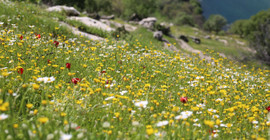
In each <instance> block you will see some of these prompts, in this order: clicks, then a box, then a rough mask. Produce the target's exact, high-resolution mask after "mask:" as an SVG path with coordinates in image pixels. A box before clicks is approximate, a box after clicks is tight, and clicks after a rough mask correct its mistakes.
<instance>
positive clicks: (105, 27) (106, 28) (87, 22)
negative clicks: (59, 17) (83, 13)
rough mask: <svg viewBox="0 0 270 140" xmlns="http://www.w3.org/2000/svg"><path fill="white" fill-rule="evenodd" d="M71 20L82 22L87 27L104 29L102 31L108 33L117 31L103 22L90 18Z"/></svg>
mask: <svg viewBox="0 0 270 140" xmlns="http://www.w3.org/2000/svg"><path fill="white" fill-rule="evenodd" d="M69 19H70V20H77V21H80V22H82V23H83V24H85V25H87V26H91V27H95V28H99V29H102V30H104V31H108V32H111V31H114V30H115V29H113V28H111V27H110V26H108V25H106V24H104V23H103V22H101V21H98V20H95V19H92V18H89V17H69Z"/></svg>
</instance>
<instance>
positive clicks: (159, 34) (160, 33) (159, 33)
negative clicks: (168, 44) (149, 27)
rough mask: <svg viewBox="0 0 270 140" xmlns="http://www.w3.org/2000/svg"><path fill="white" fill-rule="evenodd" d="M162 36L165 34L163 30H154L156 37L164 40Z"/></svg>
mask: <svg viewBox="0 0 270 140" xmlns="http://www.w3.org/2000/svg"><path fill="white" fill-rule="evenodd" d="M162 37H163V34H162V32H161V31H156V32H154V38H155V39H157V40H159V41H162Z"/></svg>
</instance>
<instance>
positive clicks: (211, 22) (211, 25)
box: [203, 15, 227, 33]
mask: <svg viewBox="0 0 270 140" xmlns="http://www.w3.org/2000/svg"><path fill="white" fill-rule="evenodd" d="M226 24H227V20H226V19H225V18H224V17H223V16H221V15H211V16H210V17H209V18H208V19H207V21H206V22H205V23H204V25H203V28H204V29H205V30H206V31H209V32H211V31H214V32H216V33H218V32H219V31H221V29H222V28H223V27H224V26H225V25H226Z"/></svg>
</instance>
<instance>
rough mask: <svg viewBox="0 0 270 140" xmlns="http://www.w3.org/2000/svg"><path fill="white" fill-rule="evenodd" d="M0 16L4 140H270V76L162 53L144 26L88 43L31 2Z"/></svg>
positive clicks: (7, 6) (0, 129) (2, 8)
mask: <svg viewBox="0 0 270 140" xmlns="http://www.w3.org/2000/svg"><path fill="white" fill-rule="evenodd" d="M0 15H2V16H1V17H0V41H1V43H0V48H1V49H0V79H1V80H0V139H118V138H119V139H181V138H183V139H212V138H213V139H257V138H258V139H265V140H266V139H268V138H269V135H268V131H269V126H270V116H269V115H270V114H269V112H270V107H269V106H270V104H269V100H270V90H269V88H270V83H269V81H270V76H269V74H270V71H269V70H262V69H254V68H253V69H249V68H247V67H246V66H245V65H242V66H239V65H237V64H235V63H234V62H233V61H230V60H228V59H224V58H218V57H216V58H213V59H212V61H213V62H211V63H209V62H207V61H204V60H201V59H200V58H199V57H198V56H197V55H192V56H190V57H188V56H186V55H185V54H184V53H182V52H179V53H173V52H169V51H165V52H164V51H163V49H162V48H161V47H160V46H157V45H159V44H160V42H157V41H151V39H149V38H150V33H149V32H146V30H144V29H139V30H138V31H136V32H134V33H131V35H130V36H128V37H127V38H126V39H127V41H123V40H122V41H121V40H118V41H117V40H114V39H110V40H108V39H107V40H106V41H100V42H96V41H93V40H88V39H86V38H84V37H81V36H75V35H73V34H72V33H71V32H70V31H69V30H68V29H67V28H64V27H61V26H60V25H59V23H58V22H57V20H56V19H55V18H56V17H58V19H60V18H64V17H63V16H62V15H61V14H59V13H58V14H57V13H53V14H52V13H47V12H45V11H44V10H42V8H40V7H37V6H36V5H32V4H28V3H4V2H0ZM132 34H133V35H132ZM144 35H146V36H144ZM150 41H151V42H150ZM267 115H268V116H267Z"/></svg>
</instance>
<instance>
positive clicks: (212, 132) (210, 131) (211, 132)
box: [208, 130, 217, 134]
mask: <svg viewBox="0 0 270 140" xmlns="http://www.w3.org/2000/svg"><path fill="white" fill-rule="evenodd" d="M208 132H209V133H210V134H216V133H217V132H216V131H214V130H208Z"/></svg>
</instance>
